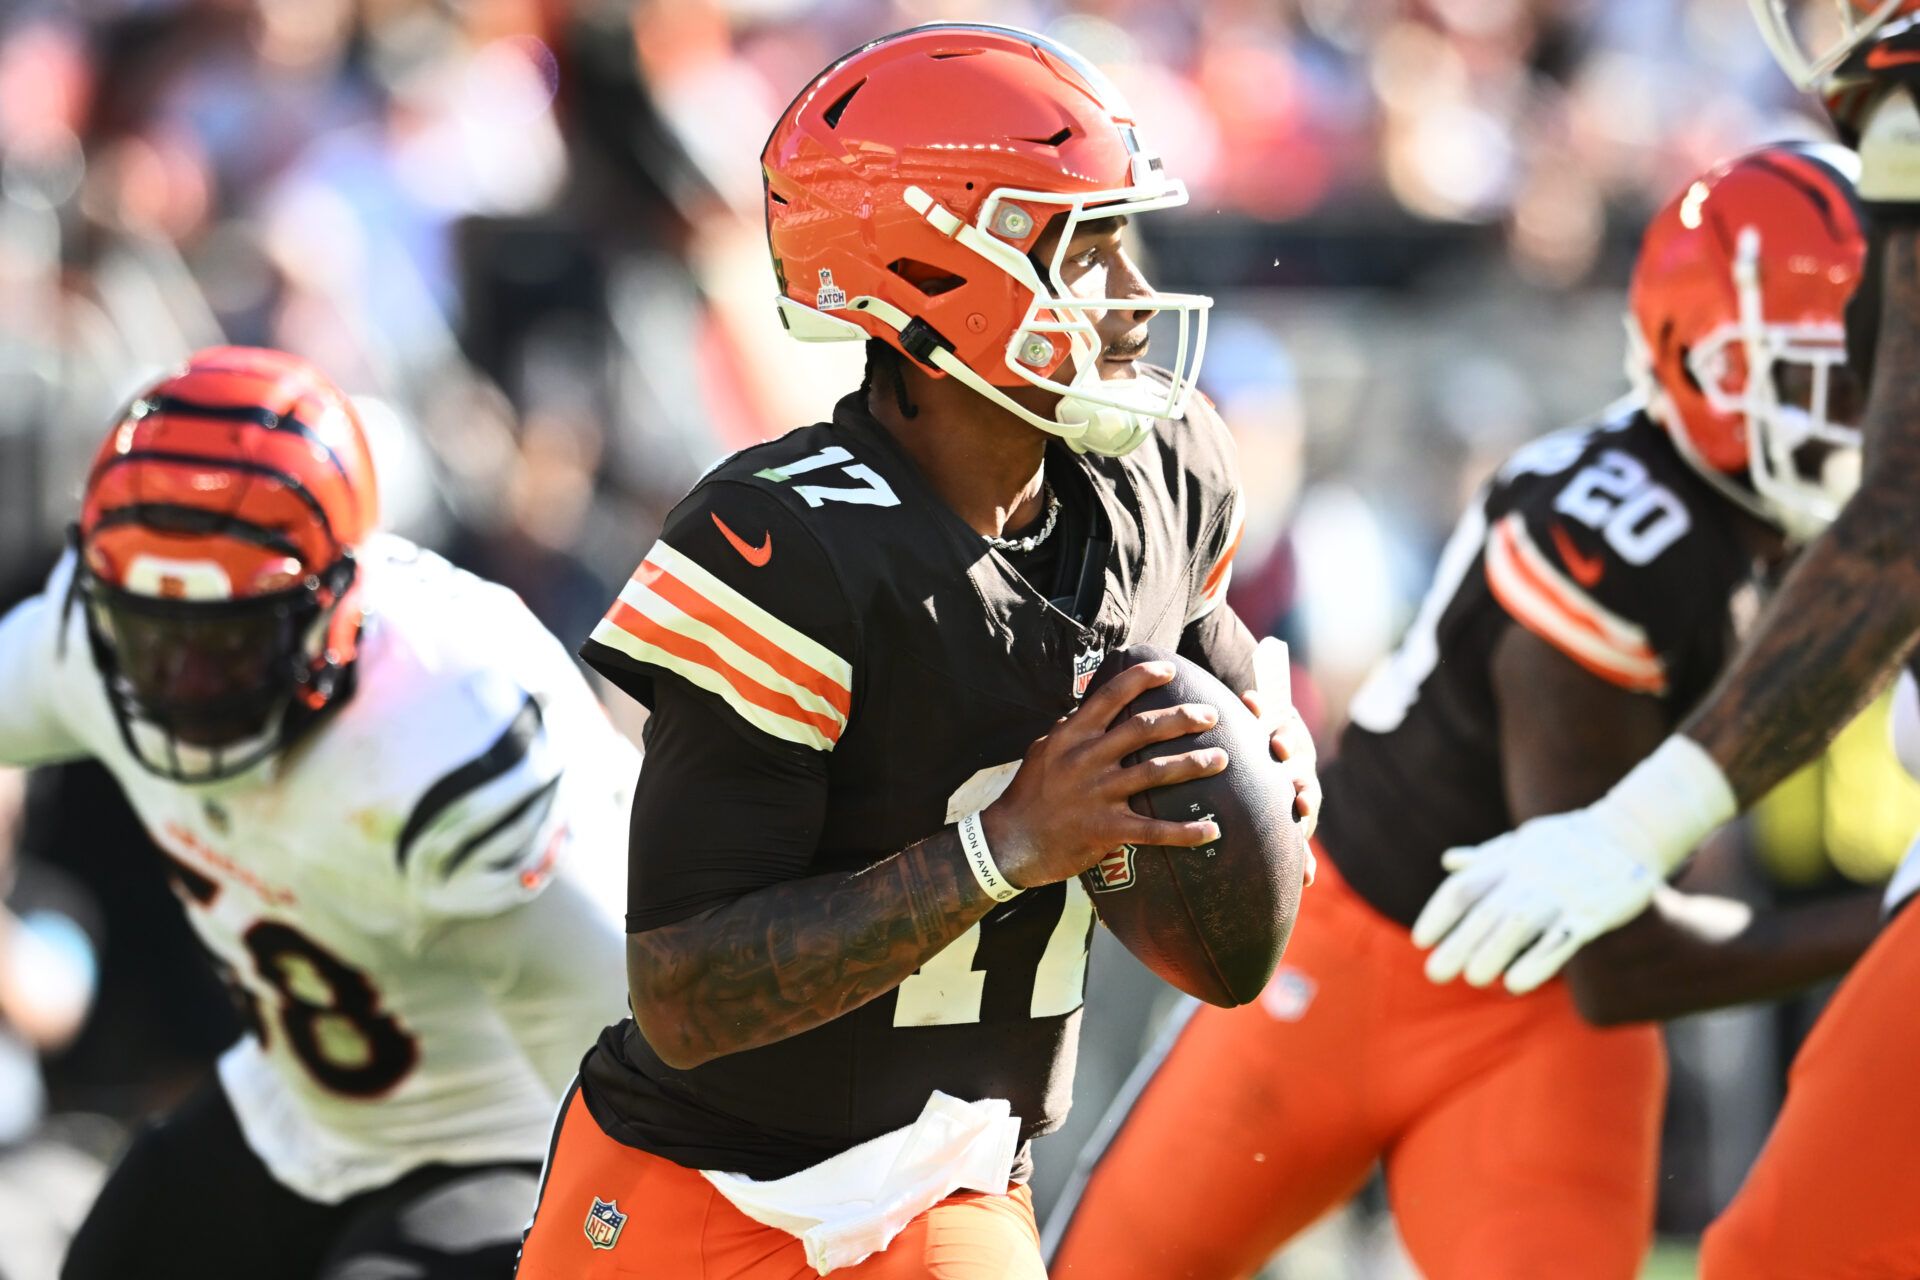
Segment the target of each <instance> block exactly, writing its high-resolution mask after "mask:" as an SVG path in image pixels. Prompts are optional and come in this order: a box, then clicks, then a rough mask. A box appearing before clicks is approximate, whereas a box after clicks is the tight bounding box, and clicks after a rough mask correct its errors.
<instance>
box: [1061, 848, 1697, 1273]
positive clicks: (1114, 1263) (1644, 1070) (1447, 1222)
mask: <svg viewBox="0 0 1920 1280" xmlns="http://www.w3.org/2000/svg"><path fill="white" fill-rule="evenodd" d="M1302 907H1303V909H1302V910H1301V912H1300V919H1299V922H1298V923H1297V924H1296V925H1295V927H1294V932H1293V940H1292V942H1291V943H1290V944H1289V945H1288V948H1287V954H1286V958H1285V960H1284V961H1283V962H1282V964H1281V967H1280V970H1279V972H1277V973H1276V974H1275V975H1274V979H1273V981H1272V983H1270V984H1269V985H1268V987H1267V990H1266V991H1265V992H1264V993H1263V994H1262V996H1261V998H1260V999H1259V1000H1258V1001H1257V1002H1255V1003H1253V1004H1251V1005H1247V1006H1245V1007H1242V1008H1239V1009H1217V1008H1213V1007H1211V1006H1202V1007H1200V1008H1199V1009H1198V1011H1197V1012H1195V1013H1194V1014H1193V1015H1192V1017H1191V1019H1190V1020H1189V1021H1188V1022H1187V1023H1186V1025H1185V1026H1184V1028H1181V1029H1180V1030H1178V1032H1177V1033H1176V1034H1175V1036H1174V1038H1173V1039H1172V1040H1171V1044H1170V1047H1168V1048H1166V1049H1165V1051H1164V1056H1163V1057H1162V1058H1161V1059H1160V1061H1159V1062H1158V1064H1157V1066H1156V1065H1155V1064H1154V1063H1153V1062H1151V1061H1149V1062H1147V1063H1143V1064H1142V1067H1141V1069H1140V1071H1138V1072H1136V1074H1135V1078H1134V1080H1133V1081H1130V1082H1129V1085H1128V1092H1129V1093H1135V1091H1136V1089H1137V1093H1136V1097H1137V1100H1135V1101H1133V1102H1132V1104H1131V1107H1130V1109H1126V1108H1127V1104H1128V1102H1129V1099H1128V1097H1127V1095H1126V1094H1123V1095H1122V1098H1121V1100H1120V1101H1119V1102H1117V1103H1116V1104H1115V1108H1116V1109H1115V1111H1114V1112H1112V1113H1110V1115H1109V1126H1112V1125H1114V1124H1116V1123H1117V1125H1118V1127H1117V1129H1110V1131H1111V1132H1112V1134H1113V1136H1112V1138H1111V1140H1110V1141H1109V1142H1108V1143H1107V1145H1106V1146H1105V1148H1104V1150H1102V1151H1097V1152H1096V1151H1090V1152H1089V1153H1088V1154H1087V1155H1085V1156H1083V1157H1082V1167H1081V1171H1080V1175H1079V1177H1078V1178H1077V1179H1076V1186H1077V1188H1078V1190H1079V1194H1078V1198H1077V1202H1076V1201H1075V1200H1074V1199H1073V1196H1074V1190H1075V1188H1073V1187H1070V1188H1069V1191H1068V1193H1067V1195H1068V1198H1067V1199H1064V1200H1063V1201H1062V1206H1061V1209H1060V1210H1059V1211H1058V1212H1057V1214H1056V1218H1057V1219H1059V1220H1058V1221H1055V1222H1052V1223H1050V1224H1049V1234H1050V1235H1053V1234H1060V1235H1061V1236H1062V1238H1061V1239H1060V1242H1059V1245H1058V1248H1057V1249H1056V1251H1055V1253H1054V1256H1053V1267H1052V1271H1051V1274H1052V1275H1053V1276H1054V1277H1056V1278H1061V1277H1075V1278H1076V1280H1078V1278H1085V1280H1131V1278H1135V1277H1137V1278H1138V1280H1149V1278H1151V1280H1216V1278H1217V1280H1226V1278H1227V1277H1238V1276H1247V1275H1250V1274H1252V1273H1253V1272H1254V1271H1256V1270H1258V1269H1259V1268H1260V1267H1261V1265H1262V1264H1264V1263H1265V1262H1266V1260H1267V1258H1268V1257H1269V1256H1270V1255H1271V1254H1272V1253H1273V1252H1274V1250H1275V1249H1277V1248H1278V1247H1279V1246H1280V1245H1281V1244H1282V1243H1284V1242H1285V1241H1286V1240H1287V1239H1288V1238H1289V1237H1290V1236H1292V1235H1293V1234H1294V1233H1296V1232H1298V1231H1299V1230H1301V1229H1302V1228H1303V1227H1305V1226H1307V1225H1308V1224H1309V1223H1311V1222H1312V1221H1313V1220H1314V1219H1315V1218H1318V1217H1319V1216H1320V1215H1321V1214H1323V1213H1325V1212H1326V1211H1327V1210H1328V1209H1331V1208H1333V1207H1335V1206H1337V1205H1339V1204H1341V1203H1342V1202H1344V1201H1345V1200H1346V1199H1347V1198H1348V1197H1350V1196H1351V1195H1352V1194H1353V1193H1354V1192H1355V1191H1357V1190H1358V1189H1359V1188H1360V1187H1361V1186H1362V1184H1363V1183H1364V1182H1365V1181H1366V1178H1367V1175H1368V1173H1369V1172H1370V1170H1371V1169H1372V1167H1373V1165H1374V1162H1375V1161H1377V1160H1384V1161H1385V1162H1386V1173H1387V1189H1388V1194H1389V1197H1390V1199H1391V1202H1392V1206H1393V1211H1394V1216H1395V1217H1396V1218H1397V1219H1398V1221H1399V1226H1400V1232H1401V1236H1402V1238H1403V1239H1404V1240H1405V1241H1406V1244H1407V1247H1408V1249H1409V1250H1410V1251H1411V1252H1412V1254H1413V1257H1414V1260H1415V1261H1416V1262H1417V1263H1418V1264H1419V1267H1420V1270H1421V1272H1422V1273H1423V1274H1424V1275H1425V1276H1427V1277H1428V1280H1461V1278H1466V1277H1471V1280H1539V1278H1540V1277H1542V1276H1552V1277H1554V1280H1587V1278H1589V1277H1591V1278H1592V1280H1630V1278H1631V1277H1633V1276H1635V1275H1637V1274H1638V1270H1639V1266H1640V1261H1641V1257H1642V1255H1643V1254H1644V1253H1645V1252H1646V1249H1647V1246H1648V1244H1649V1242H1650V1238H1651V1236H1652V1231H1653V1209H1654V1190H1655V1175H1656V1165H1657V1162H1658V1154H1659V1152H1658V1144H1659V1133H1660V1117H1661V1110H1662V1105H1663V1102H1664V1099H1665V1093H1666V1057H1665V1051H1664V1049H1663V1047H1662V1044H1661V1040H1660V1036H1659V1032H1658V1030H1657V1029H1656V1028H1654V1027H1651V1026H1638V1027H1628V1028H1622V1029H1616V1030H1607V1031H1602V1030H1596V1029H1595V1028H1593V1027H1591V1026H1589V1025H1588V1024H1587V1023H1585V1022H1584V1021H1582V1020H1581V1018H1580V1016H1579V1014H1578V1012H1577V1011H1576V1010H1575V1009H1574V1007H1573V1001H1572V998H1571V996H1570V995H1569V994H1568V993H1567V990H1566V985H1565V983H1562V982H1554V983H1550V984H1548V985H1547V986H1546V987H1543V988H1541V989H1540V990H1539V991H1536V992H1534V993H1533V994H1531V995H1528V996H1524V997H1518V998H1516V997H1513V996H1509V995H1507V994H1505V993H1504V992H1498V993H1496V992H1488V991H1480V990H1476V989H1474V988H1472V987H1468V986H1466V985H1464V984H1460V983H1455V984H1451V985H1448V986H1444V987H1437V986H1434V985H1433V984H1432V983H1430V982H1428V981H1427V979H1426V976H1425V975H1424V974H1423V973H1422V972H1421V965H1422V963H1423V960H1424V957H1423V956H1422V955H1421V953H1420V952H1418V951H1416V950H1415V949H1414V946H1413V943H1412V942H1411V940H1410V939H1409V938H1408V936H1407V931H1406V930H1405V929H1402V928H1401V927H1400V926H1398V925H1396V924H1394V923H1393V922H1391V921H1389V920H1387V919H1386V918H1385V917H1383V916H1381V915H1379V914H1377V913H1376V912H1375V911H1373V909H1372V908H1370V907H1368V906H1367V905H1366V904H1365V902H1363V901H1362V900H1361V899H1360V897H1359V896H1358V895H1357V894H1355V893H1354V892H1353V890H1352V889H1351V888H1349V887H1348V886H1347V884H1346V883H1345V881H1343V880H1342V879H1341V877H1340V873H1339V871H1338V869H1337V868H1335V867H1334V865H1333V863H1332V860H1331V859H1328V858H1325V857H1322V858H1321V859H1320V870H1319V879H1318V881H1317V882H1316V883H1315V884H1314V886H1313V888H1312V889H1310V890H1309V891H1308V892H1307V896H1306V899H1305V900H1304V902H1303V904H1302ZM1164 1043H1165V1042H1164V1041H1163V1044H1164ZM1149 1073H1150V1074H1149Z"/></svg>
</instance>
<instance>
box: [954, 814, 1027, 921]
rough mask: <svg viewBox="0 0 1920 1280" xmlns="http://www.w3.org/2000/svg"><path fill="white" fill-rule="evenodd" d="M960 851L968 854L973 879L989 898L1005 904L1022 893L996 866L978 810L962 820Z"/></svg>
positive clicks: (968, 863) (968, 864)
mask: <svg viewBox="0 0 1920 1280" xmlns="http://www.w3.org/2000/svg"><path fill="white" fill-rule="evenodd" d="M960 851H961V852H962V853H964V854H966V856H967V866H968V867H969V868H971V869H972V871H973V878H974V879H975V880H978V881H979V882H980V887H981V888H982V889H985V890H986V891H987V896H988V897H989V898H992V899H993V900H994V901H995V902H1005V901H1006V900H1007V899H1008V898H1011V897H1013V896H1014V895H1015V894H1016V893H1019V892H1020V888H1019V886H1018V885H1016V884H1014V883H1013V881H1011V880H1009V879H1007V878H1006V877H1005V876H1003V875H1001V874H1000V868H999V867H997V866H995V865H994V861H993V850H991V849H989V848H987V831H986V828H985V827H983V826H981V825H980V811H979V810H978V809H975V810H974V811H973V812H972V813H970V814H968V815H967V816H966V817H964V818H962V819H960Z"/></svg>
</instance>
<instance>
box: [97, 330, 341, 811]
mask: <svg viewBox="0 0 1920 1280" xmlns="http://www.w3.org/2000/svg"><path fill="white" fill-rule="evenodd" d="M378 516H379V509H378V494H377V490H376V486H375V481H374V472H373V459H372V457H371V455H370V453H369V452H368V448H367V441H366V437H365V435H364V434H363V432H362V430H361V427H360V420H359V417H358V415H357V414H356V413H355V411H354V408H353V405H352V402H351V401H349V400H348V399H347V397H346V396H345V395H344V394H342V393H341V391H340V390H339V389H338V388H337V387H335V386H334V385H333V384H332V383H331V382H329V381H328V380H327V378H326V377H325V376H324V375H322V374H321V373H320V372H319V371H318V370H317V369H315V368H314V367H313V366H312V365H310V364H308V363H307V362H306V361H304V360H301V359H299V358H297V357H295V356H291V355H287V354H285V353H284V352H279V351H265V350H259V349H256V348H248V347H216V348H212V349H210V350H206V351H201V352H199V353H198V354H196V355H195V356H193V358H192V359H190V360H189V361H188V362H187V363H186V365H185V366H184V367H182V368H181V369H179V370H177V371H176V372H174V373H172V374H169V375H168V376H167V377H165V378H162V379H161V380H160V381H158V382H156V383H154V384H153V385H152V386H151V387H149V388H147V390H145V391H143V392H142V393H141V394H140V395H139V396H138V397H136V398H135V399H134V401H133V403H132V404H131V405H129V406H128V407H127V409H126V411H125V413H124V414H122V415H121V418H120V420H119V421H118V422H117V423H115V424H114V427H113V429H112V430H111V431H110V432H108V434H107V439H106V443H105V444H103V445H102V446H101V448H100V452H99V453H98V455H97V456H96V457H95V459H94V463H93V469H92V471H91V472H90V473H89V475H88V478H87V486H86V495H85V498H84V500H83V503H82V506H81V511H80V521H79V524H78V525H77V527H76V529H75V537H76V540H77V543H78V552H79V555H78V559H79V563H78V566H77V567H76V569H75V576H74V588H75V591H76V593H77V596H78V598H79V599H80V600H82V601H84V603H85V606H86V613H87V624H88V634H89V637H90V638H91V641H92V648H93V653H94V659H95V663H96V665H97V666H98V667H99V669H100V672H101V675H102V677H103V679H104V680H105V683H106V686H107V694H108V700H109V702H110V703H111V704H112V706H113V711H114V715H115V718H116V719H117V720H118V721H119V724H120V730H121V734H122V736H123V737H124V738H125V740H126V743H127V746H128V748H129V749H130V750H131V751H132V752H133V754H134V755H135V757H137V758H138V759H139V760H140V762H141V763H142V764H143V765H145V766H146V767H147V768H148V769H150V770H152V771H154V772H155V773H158V774H160V775H162V776H164V777H168V778H172V779H175V780H176V781H181V782H208V781H213V780H216V779H219V778H226V777H232V776H234V775H236V774H238V773H243V772H245V771H247V770H248V769H251V768H252V767H253V766H255V765H256V764H258V763H260V762H261V761H262V760H264V759H266V758H267V757H268V756H270V755H272V754H273V753H275V752H276V751H278V750H279V749H280V748H281V747H282V746H284V745H285V744H286V743H287V742H288V741H290V740H291V738H292V736H293V735H294V734H295V733H297V732H298V731H299V729H300V728H301V727H302V726H304V725H306V724H308V723H311V719H312V716H313V715H314V714H315V713H317V712H320V711H322V710H323V709H325V708H326V707H328V706H329V705H330V704H333V703H335V702H337V701H338V700H340V699H341V698H342V697H344V695H345V693H346V683H345V681H346V676H347V674H348V672H349V671H350V670H351V664H352V662H353V658H354V652H355V645H356V642H357V638H358V635H359V629H360V610H359V608H358V607H357V605H356V603H355V599H356V595H357V593H356V590H355V564H354V551H355V548H356V547H357V546H359V544H360V543H361V542H362V541H363V540H364V539H365V538H366V537H367V535H368V534H369V533H371V532H372V530H373V528H374V524H375V522H376V521H377V519H378Z"/></svg>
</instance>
